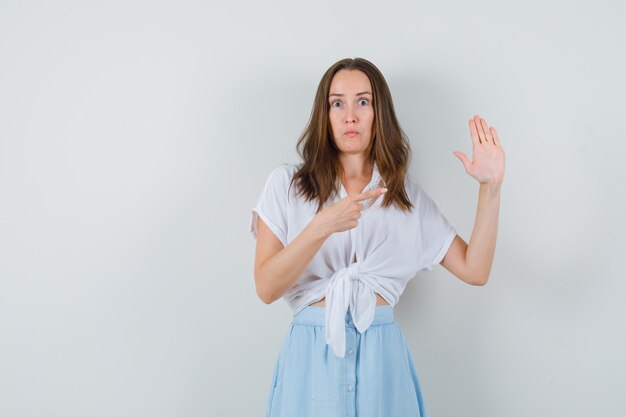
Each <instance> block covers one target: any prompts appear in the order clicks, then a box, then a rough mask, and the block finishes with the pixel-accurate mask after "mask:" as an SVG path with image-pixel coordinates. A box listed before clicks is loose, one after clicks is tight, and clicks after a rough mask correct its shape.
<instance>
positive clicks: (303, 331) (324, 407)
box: [265, 305, 426, 417]
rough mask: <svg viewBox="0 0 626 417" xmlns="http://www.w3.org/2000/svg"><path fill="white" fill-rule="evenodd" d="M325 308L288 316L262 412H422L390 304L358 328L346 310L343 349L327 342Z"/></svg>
mask: <svg viewBox="0 0 626 417" xmlns="http://www.w3.org/2000/svg"><path fill="white" fill-rule="evenodd" d="M324 314H325V309H324V308H323V307H311V306H307V307H305V308H304V309H303V310H301V311H299V312H298V313H297V314H295V315H294V316H293V320H292V322H291V323H290V324H289V327H288V329H287V332H286V334H285V337H284V340H283V343H282V346H281V349H280V352H279V354H278V358H277V360H276V364H275V366H274V372H273V375H272V382H271V384H270V390H269V395H268V398H267V408H266V411H265V417H425V416H426V413H425V410H424V401H423V398H422V393H421V389H420V384H419V378H418V375H417V372H416V370H415V365H414V361H413V357H412V355H411V351H410V350H409V348H408V346H407V344H406V341H405V338H404V335H403V333H402V330H401V329H400V326H399V325H398V323H397V322H396V321H395V319H394V316H393V307H392V306H390V305H379V306H376V312H375V315H374V320H373V321H372V324H371V325H370V327H368V328H367V330H366V331H365V332H363V333H360V332H359V331H358V330H357V329H356V327H355V326H354V324H352V317H351V315H350V312H349V311H348V312H347V313H346V319H345V325H346V354H345V357H343V358H339V357H337V356H336V355H335V353H334V352H333V350H332V349H331V348H330V346H328V345H327V344H326V338H325V316H324Z"/></svg>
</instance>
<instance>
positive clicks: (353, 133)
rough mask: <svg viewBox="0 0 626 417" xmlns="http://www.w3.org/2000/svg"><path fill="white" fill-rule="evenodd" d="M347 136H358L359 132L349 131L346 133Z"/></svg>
mask: <svg viewBox="0 0 626 417" xmlns="http://www.w3.org/2000/svg"><path fill="white" fill-rule="evenodd" d="M344 134H345V135H346V136H349V137H352V136H356V135H358V134H359V132H357V131H355V130H349V131H347V132H346V133H344Z"/></svg>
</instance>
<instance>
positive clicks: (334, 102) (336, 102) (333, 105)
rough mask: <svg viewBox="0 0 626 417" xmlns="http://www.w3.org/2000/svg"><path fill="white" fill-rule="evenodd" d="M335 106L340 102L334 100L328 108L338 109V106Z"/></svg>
mask: <svg viewBox="0 0 626 417" xmlns="http://www.w3.org/2000/svg"><path fill="white" fill-rule="evenodd" d="M335 104H339V105H341V102H340V101H339V100H335V101H333V102H332V103H330V107H338V106H335Z"/></svg>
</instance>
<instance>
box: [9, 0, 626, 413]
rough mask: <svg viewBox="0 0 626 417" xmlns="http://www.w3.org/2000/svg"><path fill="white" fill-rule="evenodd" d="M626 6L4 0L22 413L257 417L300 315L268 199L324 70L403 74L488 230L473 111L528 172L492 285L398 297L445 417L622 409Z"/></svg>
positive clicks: (15, 371) (416, 129) (401, 103)
mask: <svg viewBox="0 0 626 417" xmlns="http://www.w3.org/2000/svg"><path fill="white" fill-rule="evenodd" d="M624 12H625V9H624V6H623V5H621V4H620V3H619V2H617V1H614V2H612V1H594V2H591V1H581V2H576V3H572V2H569V1H553V0H552V1H534V0H532V1H525V2H520V1H518V2H498V1H473V2H464V1H441V2H437V3H434V2H431V3H424V2H408V1H406V2H387V3H385V4H383V3H380V2H374V1H358V2H357V1H341V2H322V1H320V2H309V3H300V2H287V1H284V2H253V1H245V2H243V1H241V2H230V3H228V4H227V3H226V2H223V3H222V2H220V3H218V2H202V1H182V2H181V1H177V2H173V1H169V2H165V1H156V2H155V1H133V0H131V1H128V0H125V1H108V2H79V1H62V2H45V1H9V0H2V1H1V2H0V416H2V417H43V416H46V417H60V416H63V417H83V416H91V417H97V416H119V417H122V416H124V417H125V416H129V417H130V416H150V417H157V416H185V417H199V416H216V417H221V416H260V415H262V414H263V411H264V410H265V406H266V401H267V394H268V390H269V384H270V378H271V372H272V369H273V366H274V361H275V360H276V357H277V355H278V350H279V346H280V343H281V342H282V337H283V336H284V333H285V330H286V329H287V326H288V324H289V322H290V320H291V311H290V310H289V308H288V306H287V305H286V303H285V302H284V301H282V300H279V301H278V302H276V303H274V304H271V305H269V306H268V305H265V304H263V303H262V302H261V301H260V300H259V299H258V298H257V296H256V293H255V288H254V279H253V274H252V271H253V258H254V241H253V239H252V238H251V236H250V235H249V223H250V209H251V208H252V207H253V205H254V204H255V203H256V199H257V198H258V196H259V193H260V191H261V189H262V186H263V183H264V182H265V179H266V177H267V175H268V174H269V172H270V171H271V170H272V169H273V168H275V167H276V166H278V165H279V164H282V163H285V162H289V163H291V162H297V161H298V159H297V154H296V151H295V142H296V140H297V137H298V136H299V135H300V133H302V130H303V128H304V126H305V124H306V122H307V120H308V117H309V114H310V110H311V105H312V102H313V97H314V93H315V89H316V87H317V83H318V82H319V80H320V78H321V76H322V74H323V72H324V71H325V70H326V68H328V67H329V66H330V65H331V64H332V63H334V62H335V61H337V60H339V59H341V58H344V57H357V56H359V57H364V58H367V59H369V60H371V61H372V62H374V63H375V64H376V65H377V66H378V67H379V68H380V70H381V71H382V72H383V74H384V75H385V77H386V79H387V81H388V83H389V86H390V89H391V93H392V95H393V98H394V104H395V107H396V110H397V114H398V117H399V120H400V123H401V126H402V127H403V129H404V130H405V131H406V133H407V134H408V136H409V138H410V141H411V146H412V149H413V159H412V165H411V170H412V171H411V175H412V176H413V177H414V178H415V179H417V180H419V181H420V182H421V184H423V186H424V188H425V189H426V191H427V192H428V193H429V194H430V195H431V197H432V198H433V199H434V200H435V201H436V203H437V204H438V206H439V208H440V209H441V210H442V211H443V212H444V214H445V215H446V217H447V218H448V220H449V221H450V222H451V223H452V224H453V225H454V226H455V227H456V228H457V230H458V231H459V234H460V235H461V236H462V237H463V238H464V239H465V240H466V241H469V239H470V236H471V232H472V228H473V224H474V217H475V213H476V203H477V197H478V184H477V183H476V181H475V180H473V179H472V178H471V177H469V176H468V175H467V174H466V173H465V171H464V169H463V167H462V164H461V162H460V161H459V160H458V159H457V158H456V157H455V156H454V155H453V154H452V152H453V151H454V150H460V151H463V152H465V153H466V154H467V155H468V156H470V157H471V140H470V135H469V128H468V124H467V123H468V120H469V119H470V118H471V117H472V116H473V115H474V114H479V115H481V116H483V117H485V118H486V120H487V122H488V123H490V124H491V125H493V126H495V127H496V129H497V130H498V132H499V133H500V138H501V141H502V145H503V147H504V149H505V152H506V156H507V159H506V163H507V165H506V175H505V179H504V184H503V186H502V197H501V198H502V200H501V213H500V223H499V230H498V243H497V249H496V257H495V263H494V265H493V269H492V273H491V277H490V281H489V283H488V284H487V285H486V286H484V287H472V286H469V285H467V284H465V283H463V282H461V281H460V280H458V279H457V278H455V277H454V276H452V275H451V274H449V273H448V272H447V271H446V270H445V269H443V268H442V267H441V266H438V267H436V268H435V269H434V270H433V271H431V272H429V273H423V274H418V276H416V278H415V279H413V280H412V281H411V283H410V284H409V286H408V287H407V289H406V291H405V293H404V294H403V296H402V298H401V300H400V303H399V304H398V305H397V306H396V309H395V315H396V319H397V321H398V322H399V323H400V325H401V327H402V329H403V331H404V332H405V335H406V337H407V341H408V343H409V344H410V348H411V350H412V352H413V355H414V358H415V360H416V366H417V368H418V372H419V374H420V377H421V380H422V388H423V391H424V396H425V400H426V407H427V410H428V413H429V416H430V417H454V416H459V417H461V416H463V417H471V416H476V417H501V416H507V417H517V416H520V417H521V416H527V415H533V416H565V415H567V416H570V417H582V416H589V415H593V416H599V417H617V416H621V415H624V408H625V407H626V399H624V396H623V395H622V394H623V391H624V382H623V378H624V374H625V373H626V359H625V358H624V353H623V352H624V350H625V348H626V332H625V331H624V329H625V328H626V306H625V305H624V302H623V298H624V293H625V291H626V283H625V280H624V279H625V277H626V274H624V268H623V264H624V249H625V245H624V237H623V236H624V235H623V233H624V231H625V229H626V228H625V227H624V226H625V222H624V219H623V217H622V214H623V213H624V212H625V210H626V180H625V175H624V173H623V169H622V165H623V163H624V162H623V161H624V151H625V150H626V147H625V146H624V143H625V142H624V141H625V139H626V137H625V136H626V135H625V134H624V126H623V122H624V116H625V115H626V112H625V106H624V97H625V96H626V83H625V82H624V73H626V56H625V55H624V53H623V46H624V44H625V40H626V36H625V35H626V33H625V30H624V27H623V25H622V23H623V21H624V18H625V17H626V16H625V13H624Z"/></svg>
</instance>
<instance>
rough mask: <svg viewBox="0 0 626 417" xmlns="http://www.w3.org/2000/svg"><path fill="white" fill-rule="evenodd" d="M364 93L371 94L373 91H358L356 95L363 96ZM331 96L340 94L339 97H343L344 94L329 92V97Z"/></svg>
mask: <svg viewBox="0 0 626 417" xmlns="http://www.w3.org/2000/svg"><path fill="white" fill-rule="evenodd" d="M363 94H369V95H372V93H370V92H369V91H362V92H360V93H356V95H357V96H361V95H363ZM330 96H339V97H343V96H344V94H339V93H332V94H329V95H328V97H330Z"/></svg>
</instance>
